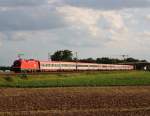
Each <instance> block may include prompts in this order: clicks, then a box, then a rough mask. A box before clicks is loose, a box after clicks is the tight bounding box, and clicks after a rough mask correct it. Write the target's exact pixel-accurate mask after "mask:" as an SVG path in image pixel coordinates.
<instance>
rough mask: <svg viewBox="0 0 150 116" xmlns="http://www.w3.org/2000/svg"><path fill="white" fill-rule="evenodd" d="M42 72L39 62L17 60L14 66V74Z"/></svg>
mask: <svg viewBox="0 0 150 116" xmlns="http://www.w3.org/2000/svg"><path fill="white" fill-rule="evenodd" d="M39 70H40V67H39V61H37V60H33V59H31V60H22V59H19V60H16V61H14V63H13V65H12V71H14V72H37V71H39Z"/></svg>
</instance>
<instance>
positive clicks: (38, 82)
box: [0, 71, 150, 87]
mask: <svg viewBox="0 0 150 116" xmlns="http://www.w3.org/2000/svg"><path fill="white" fill-rule="evenodd" d="M10 78H12V79H10ZM137 85H150V72H144V71H131V72H130V71H126V72H124V71H119V72H118V71H114V72H88V73H87V72H85V73H73V74H71V73H67V74H50V75H20V76H16V77H10V76H3V77H1V78H0V87H76V86H94V87H95V86H137Z"/></svg>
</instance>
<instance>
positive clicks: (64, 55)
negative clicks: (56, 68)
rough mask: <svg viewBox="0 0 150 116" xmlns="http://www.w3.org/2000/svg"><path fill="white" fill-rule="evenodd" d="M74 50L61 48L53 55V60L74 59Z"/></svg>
mask: <svg viewBox="0 0 150 116" xmlns="http://www.w3.org/2000/svg"><path fill="white" fill-rule="evenodd" d="M72 57H73V54H72V51H70V50H59V51H56V52H55V53H54V54H53V55H51V59H52V61H72Z"/></svg>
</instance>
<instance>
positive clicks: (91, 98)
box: [0, 86, 150, 116]
mask: <svg viewBox="0 0 150 116" xmlns="http://www.w3.org/2000/svg"><path fill="white" fill-rule="evenodd" d="M0 116H150V86H143V87H142V86H141V87H93V88H86V87H85V88H84V87H83V88H38V89H15V88H1V89H0Z"/></svg>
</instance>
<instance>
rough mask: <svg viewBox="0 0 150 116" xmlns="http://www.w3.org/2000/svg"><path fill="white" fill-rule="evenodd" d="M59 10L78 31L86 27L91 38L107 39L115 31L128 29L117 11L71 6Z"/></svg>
mask: <svg viewBox="0 0 150 116" xmlns="http://www.w3.org/2000/svg"><path fill="white" fill-rule="evenodd" d="M58 11H59V12H60V13H62V15H63V16H64V18H65V20H66V22H68V23H69V25H71V26H72V27H74V28H76V31H79V32H80V31H81V30H83V29H84V30H86V32H87V34H88V35H89V36H91V38H97V39H100V40H104V41H106V39H108V40H109V39H110V37H111V35H112V34H111V33H112V32H113V31H117V32H120V31H127V28H126V25H125V24H124V20H123V18H122V16H121V15H120V14H119V12H117V11H96V10H92V9H85V8H77V7H71V6H68V7H62V8H59V9H58ZM74 12H75V13H74ZM103 35H104V36H103Z"/></svg>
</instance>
